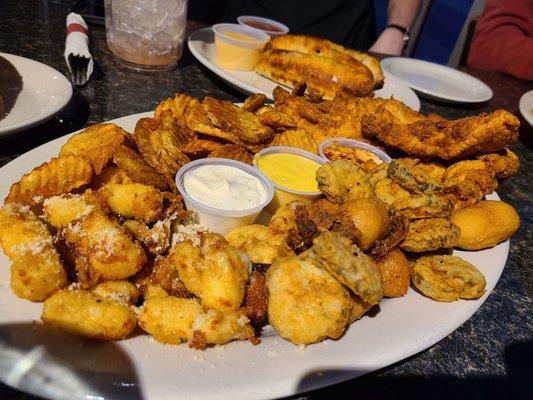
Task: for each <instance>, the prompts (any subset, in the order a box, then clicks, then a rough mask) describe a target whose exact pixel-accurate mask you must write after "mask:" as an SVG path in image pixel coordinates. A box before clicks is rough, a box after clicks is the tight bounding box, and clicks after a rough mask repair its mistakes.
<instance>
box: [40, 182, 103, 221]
mask: <svg viewBox="0 0 533 400" xmlns="http://www.w3.org/2000/svg"><path fill="white" fill-rule="evenodd" d="M103 204H105V203H102V202H101V200H100V198H99V197H98V196H97V195H96V194H95V193H94V192H92V191H91V190H87V191H86V192H85V193H83V194H82V195H72V194H63V195H60V196H53V197H49V198H47V199H46V200H44V201H43V212H44V218H45V220H46V222H48V223H49V224H50V225H52V226H53V227H55V228H64V227H66V226H67V225H68V224H70V223H71V222H72V221H74V220H75V219H78V218H81V217H83V216H84V215H87V214H89V213H90V212H92V211H93V210H94V209H95V208H99V207H100V205H103Z"/></svg>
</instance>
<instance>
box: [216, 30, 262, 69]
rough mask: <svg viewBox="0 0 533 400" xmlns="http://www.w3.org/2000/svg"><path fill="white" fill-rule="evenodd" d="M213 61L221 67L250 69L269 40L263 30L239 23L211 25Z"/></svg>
mask: <svg viewBox="0 0 533 400" xmlns="http://www.w3.org/2000/svg"><path fill="white" fill-rule="evenodd" d="M212 29H213V32H215V63H216V64H217V65H219V66H221V67H223V68H227V69H231V70H238V71H251V70H253V69H254V67H255V64H256V63H257V61H258V60H259V56H260V55H261V52H262V50H263V47H264V46H265V44H266V43H267V42H268V41H269V40H270V36H268V35H267V34H266V33H265V32H263V31H261V30H259V29H255V28H250V27H247V26H244V25H239V24H216V25H213V28H212Z"/></svg>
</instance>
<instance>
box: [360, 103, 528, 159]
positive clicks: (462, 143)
mask: <svg viewBox="0 0 533 400" xmlns="http://www.w3.org/2000/svg"><path fill="white" fill-rule="evenodd" d="M519 126H520V121H519V120H518V118H517V117H515V116H514V115H513V114H511V113H510V112H508V111H505V110H497V111H494V112H492V113H490V114H486V115H485V114H482V115H478V116H473V117H466V118H461V119H457V120H450V121H448V120H444V119H442V118H430V117H426V118H424V119H422V120H420V121H416V122H412V123H402V122H397V121H395V120H394V117H393V116H392V114H391V113H390V112H389V111H388V110H386V109H384V108H380V109H379V110H378V111H377V112H376V113H375V114H373V115H366V116H364V117H363V119H362V129H363V133H364V135H365V136H368V137H375V138H376V139H378V140H380V141H381V142H383V143H384V144H386V145H387V146H390V147H394V148H397V149H400V150H402V151H404V152H406V153H407V154H410V155H412V156H416V157H421V158H433V157H437V158H440V159H443V160H455V159H458V158H463V157H468V156H472V155H475V154H477V153H491V152H495V151H499V150H502V149H504V148H505V147H506V146H507V145H508V144H509V143H512V142H514V141H515V140H516V139H517V138H518V127H519Z"/></svg>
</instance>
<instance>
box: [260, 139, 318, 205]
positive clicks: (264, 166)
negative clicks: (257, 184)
mask: <svg viewBox="0 0 533 400" xmlns="http://www.w3.org/2000/svg"><path fill="white" fill-rule="evenodd" d="M325 162H326V160H324V159H323V158H321V157H319V156H318V155H316V154H313V153H311V152H308V151H305V150H301V149H298V148H296V147H289V146H273V147H268V148H266V149H263V150H261V151H260V152H258V153H257V154H256V155H255V157H254V160H253V165H254V166H255V167H256V168H257V169H259V171H261V172H262V173H263V175H265V176H266V177H267V178H268V179H269V180H270V182H271V183H272V185H273V186H274V197H273V198H272V201H271V202H270V203H269V204H268V205H267V206H266V208H265V211H267V212H268V213H269V214H271V215H273V214H274V213H275V212H276V210H277V209H278V208H279V207H281V206H283V205H285V204H287V203H290V202H291V201H294V200H299V201H313V200H316V199H318V198H319V197H320V196H321V195H322V192H320V190H318V186H317V183H316V170H317V169H318V168H320V166H321V165H322V164H324V163H325Z"/></svg>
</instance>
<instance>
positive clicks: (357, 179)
mask: <svg viewBox="0 0 533 400" xmlns="http://www.w3.org/2000/svg"><path fill="white" fill-rule="evenodd" d="M316 180H317V182H318V189H319V190H320V191H321V192H322V193H324V194H325V195H326V197H327V198H328V200H330V201H332V202H334V203H339V204H342V203H343V202H345V201H347V200H351V199H357V198H368V197H373V196H374V193H373V191H372V186H371V185H370V180H369V179H368V175H367V174H366V173H365V172H364V171H363V170H362V169H361V167H359V166H358V165H356V164H353V163H351V162H349V161H346V160H337V161H331V162H327V163H325V164H323V165H322V166H321V167H320V168H319V169H318V170H317V171H316Z"/></svg>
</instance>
